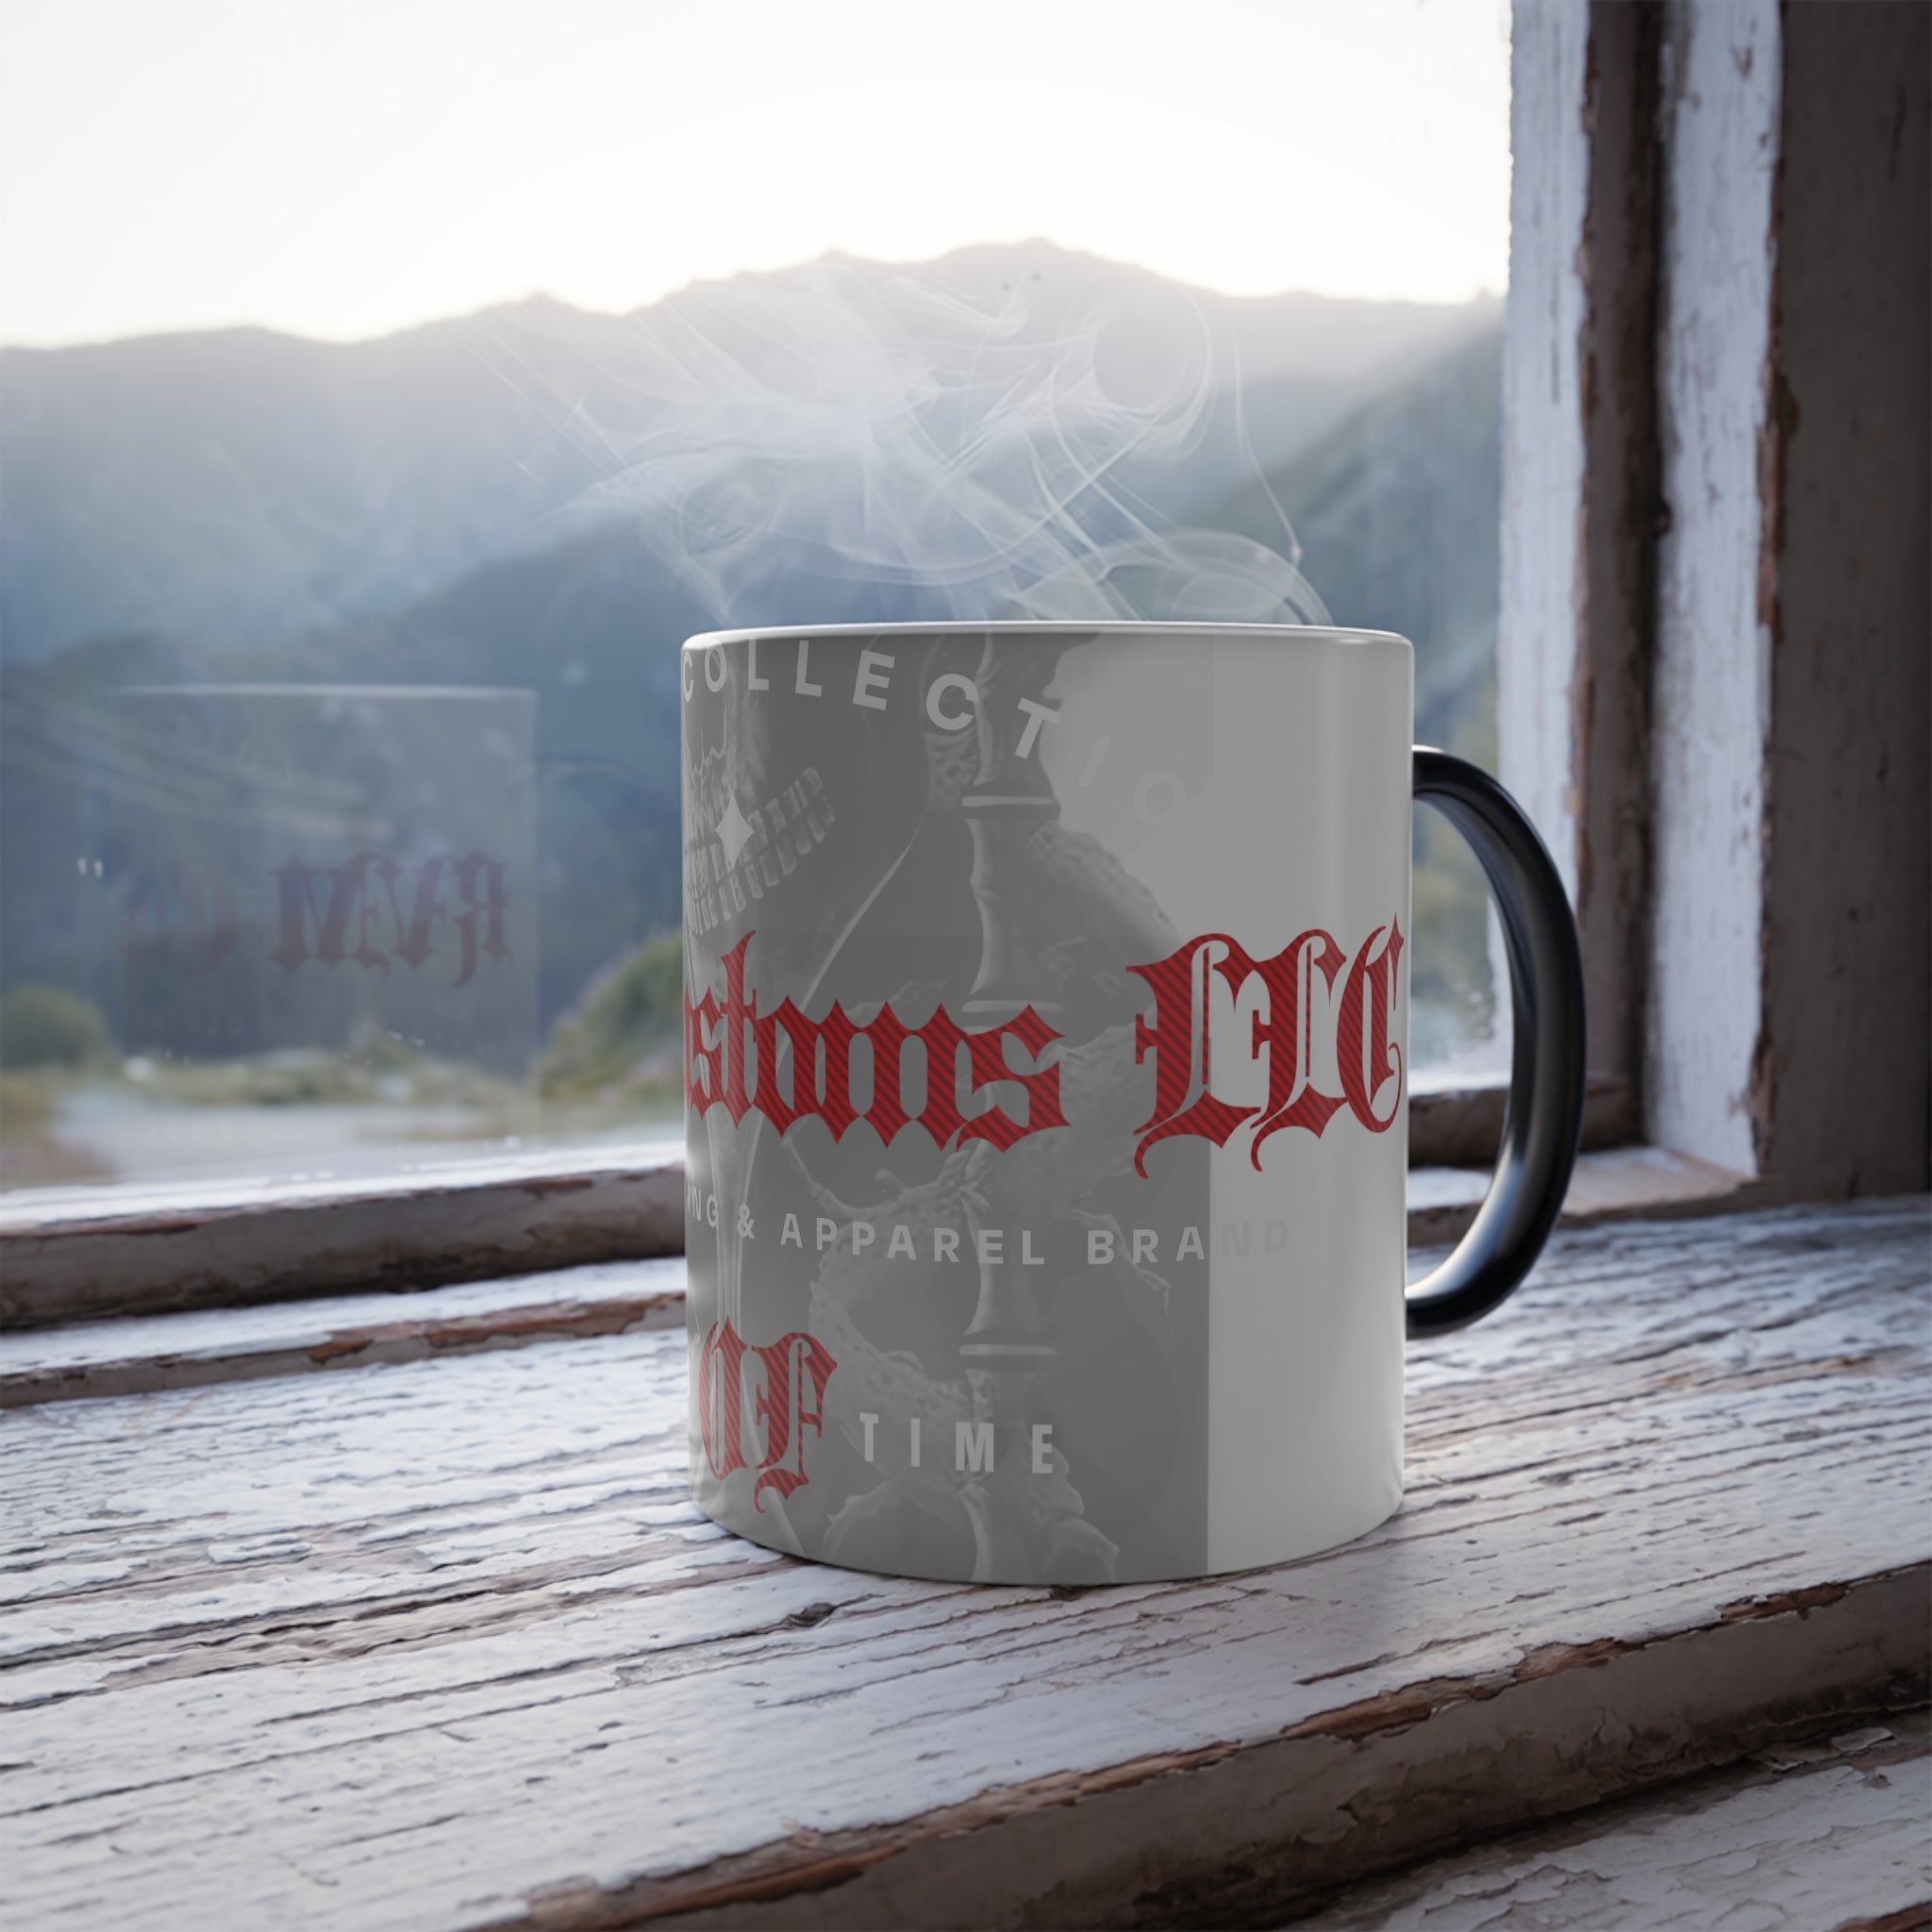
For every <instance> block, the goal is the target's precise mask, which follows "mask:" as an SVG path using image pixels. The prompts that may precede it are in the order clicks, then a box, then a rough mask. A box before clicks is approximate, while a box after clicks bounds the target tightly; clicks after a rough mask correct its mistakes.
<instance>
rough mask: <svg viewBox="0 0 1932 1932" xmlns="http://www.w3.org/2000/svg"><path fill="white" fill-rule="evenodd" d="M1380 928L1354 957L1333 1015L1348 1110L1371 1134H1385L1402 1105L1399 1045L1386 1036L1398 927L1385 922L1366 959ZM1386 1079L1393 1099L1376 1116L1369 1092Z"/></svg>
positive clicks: (1399, 947)
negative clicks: (1379, 947)
mask: <svg viewBox="0 0 1932 1932" xmlns="http://www.w3.org/2000/svg"><path fill="white" fill-rule="evenodd" d="M1382 931H1383V928H1382V927H1381V926H1379V925H1378V926H1377V927H1376V928H1375V929H1374V932H1372V933H1371V934H1370V935H1369V936H1368V938H1367V939H1366V940H1365V941H1363V942H1362V948H1361V951H1360V952H1358V953H1357V955H1356V956H1355V964H1354V965H1352V966H1351V967H1350V968H1349V969H1348V978H1347V979H1346V980H1345V981H1344V982H1343V984H1342V988H1341V1007H1340V1008H1339V1010H1338V1011H1337V1014H1336V1018H1335V1058H1336V1063H1337V1065H1338V1066H1339V1067H1340V1069H1341V1091H1342V1094H1343V1097H1344V1098H1345V1099H1346V1100H1347V1102H1348V1106H1349V1110H1350V1111H1351V1112H1352V1113H1353V1114H1354V1115H1355V1117H1356V1119H1357V1120H1358V1121H1359V1122H1361V1124H1362V1125H1363V1126H1365V1127H1366V1128H1368V1130H1369V1132H1370V1133H1372V1134H1386V1133H1387V1132H1388V1131H1389V1129H1390V1128H1391V1126H1392V1125H1393V1124H1395V1116H1396V1113H1397V1112H1398V1111H1399V1110H1400V1108H1401V1106H1402V1049H1401V1048H1400V1047H1398V1046H1395V1045H1392V1044H1391V1041H1390V1039H1389V1020H1390V1016H1391V1014H1392V1013H1393V1012H1394V1010H1395V989H1396V978H1395V966H1396V962H1397V961H1398V960H1399V959H1400V958H1402V928H1401V926H1400V925H1398V924H1394V923H1393V922H1391V924H1390V925H1389V928H1388V932H1389V943H1388V944H1387V945H1386V946H1384V947H1383V948H1382V950H1381V951H1380V952H1379V953H1375V954H1374V958H1370V954H1371V952H1372V951H1373V950H1374V944H1375V941H1377V940H1378V939H1380V938H1381V937H1382ZM1364 1008H1366V1013H1365V1012H1364ZM1365 1017H1366V1019H1367V1022H1368V1036H1369V1037H1368V1053H1367V1058H1366V1064H1365V1063H1364V1057H1363V1052H1362V1045H1363V1042H1362V1023H1363V1020H1364V1018H1365ZM1391 1079H1392V1080H1393V1081H1394V1082H1395V1098H1394V1100H1393V1102H1392V1103H1391V1106H1390V1108H1389V1111H1388V1113H1387V1114H1386V1115H1384V1116H1382V1117H1380V1118H1377V1116H1376V1113H1375V1108H1374V1100H1375V1095H1376V1094H1377V1093H1379V1092H1380V1091H1382V1089H1383V1087H1384V1085H1385V1084H1386V1083H1387V1082H1388V1081H1390V1080H1391Z"/></svg>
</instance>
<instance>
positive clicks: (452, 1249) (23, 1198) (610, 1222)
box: [0, 1074, 1631, 1387]
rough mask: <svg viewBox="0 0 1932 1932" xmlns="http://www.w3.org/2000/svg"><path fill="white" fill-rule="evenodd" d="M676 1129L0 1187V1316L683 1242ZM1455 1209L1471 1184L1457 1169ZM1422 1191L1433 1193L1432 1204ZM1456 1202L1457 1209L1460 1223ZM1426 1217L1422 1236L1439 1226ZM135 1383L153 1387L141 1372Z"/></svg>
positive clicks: (648, 1251) (1602, 1093)
mask: <svg viewBox="0 0 1932 1932" xmlns="http://www.w3.org/2000/svg"><path fill="white" fill-rule="evenodd" d="M1506 1098H1507V1091H1506V1088H1505V1086H1504V1085H1503V1084H1501V1083H1500V1082H1496V1081H1486V1082H1477V1083H1476V1084H1475V1085H1474V1086H1455V1087H1452V1086H1449V1085H1446V1084H1442V1083H1437V1082H1431V1081H1430V1080H1429V1079H1428V1077H1427V1076H1426V1075H1425V1074H1424V1075H1423V1076H1421V1077H1420V1078H1419V1080H1418V1082H1417V1089H1416V1091H1415V1092H1414V1094H1413V1095H1412V1098H1411V1103H1410V1108H1409V1158H1410V1159H1411V1160H1414V1161H1417V1162H1419V1163H1423V1162H1452V1161H1477V1162H1486V1161H1490V1160H1492V1159H1493V1158H1494V1156H1495V1152H1496V1148H1497V1146H1498V1144H1499V1143H1500V1141H1501V1140H1502V1136H1503V1108H1504V1103H1505V1100H1506ZM1630 1111H1631V1105H1630V1098H1629V1093H1628V1091H1627V1087H1626V1086H1624V1084H1622V1083H1620V1082H1618V1081H1616V1080H1611V1079H1599V1080H1593V1081H1591V1086H1590V1091H1589V1093H1588V1094H1587V1096H1586V1100H1585V1108H1584V1121H1583V1144H1584V1145H1585V1146H1586V1147H1606V1146H1613V1145H1616V1144H1617V1143H1619V1142H1620V1141H1623V1140H1624V1139H1626V1138H1627V1132H1626V1126H1627V1121H1628V1118H1629V1115H1630ZM683 1163H684V1149H683V1145H682V1143H681V1142H679V1141H655V1142H644V1143H640V1144H638V1145H635V1146H626V1147H623V1148H617V1149H607V1148H581V1147H577V1148H560V1149H555V1150H552V1151H550V1152H548V1153H543V1154H524V1155H518V1156H516V1157H513V1158H510V1157H497V1158H491V1159H486V1160H475V1161H461V1162H449V1161H443V1162H436V1163H433V1164H428V1165H425V1166H421V1167H413V1168H405V1169H402V1170H399V1171H398V1172H397V1173H395V1174H390V1175H384V1176H380V1177H369V1176H358V1177H356V1178H353V1179H349V1180H338V1179H321V1180H308V1181H267V1180H249V1179H227V1180H203V1181H196V1182H187V1183H181V1182H175V1183H170V1184H169V1185H167V1186H165V1187H158V1186H151V1185H132V1186H117V1187H106V1188H49V1189H42V1190H38V1191H20V1192H15V1193H8V1194H0V1326H5V1327H7V1328H10V1329H19V1328H23V1327H28V1326H44V1325H50V1324H57V1323H75V1322H86V1321H94V1320H101V1319H108V1318H122V1317H129V1316H141V1315H146V1314H158V1313H173V1312H177V1311H183V1310H188V1309H196V1308H208V1307H240V1308H252V1307H258V1306H259V1305H260V1304H261V1303H263V1302H265V1301H268V1300H271V1299H281V1300H291V1299H297V1298H300V1297H304V1296H312V1295H325V1294H341V1293H345V1292H354V1291H368V1290H372V1289H375V1290H386V1291H391V1292H401V1291H417V1290H422V1289H427V1288H435V1287H438V1286H441V1285H442V1284H445V1283H450V1282H469V1281H475V1280H479V1279H493V1278H495V1277H498V1276H500V1275H502V1274H505V1273H506V1272H508V1271H510V1270H515V1271H516V1272H518V1273H530V1272H532V1271H535V1270H538V1269H544V1268H549V1269H564V1268H569V1267H574V1266H589V1265H592V1264H595V1263H599V1262H606V1261H623V1260H631V1259H637V1258H643V1257H655V1256H663V1255H675V1254H681V1253H682V1252H683V1251H684V1219H683V1206H682V1202H683V1187H684V1181H683ZM1463 1196H1468V1197H1469V1199H1468V1203H1467V1207H1468V1213H1473V1212H1474V1205H1475V1203H1477V1202H1479V1201H1480V1200H1481V1198H1482V1196H1481V1192H1480V1191H1479V1190H1474V1191H1473V1190H1472V1188H1471V1186H1470V1184H1469V1183H1467V1182H1464V1183H1462V1184H1460V1186H1459V1187H1458V1188H1457V1190H1456V1198H1457V1199H1461V1198H1462V1197H1463ZM1439 1205H1440V1204H1439ZM1467 1219H1468V1214H1465V1217H1464V1224H1465V1225H1466V1224H1467ZM1447 1231H1448V1230H1447V1225H1446V1224H1443V1223H1441V1222H1440V1221H1439V1222H1437V1223H1435V1224H1431V1226H1430V1228H1429V1230H1428V1232H1429V1236H1430V1238H1433V1239H1438V1240H1441V1239H1446V1238H1447ZM145 1386H153V1387H160V1386H164V1385H162V1384H159V1383H156V1384H150V1385H145Z"/></svg>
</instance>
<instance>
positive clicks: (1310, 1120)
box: [1127, 922, 1403, 1175]
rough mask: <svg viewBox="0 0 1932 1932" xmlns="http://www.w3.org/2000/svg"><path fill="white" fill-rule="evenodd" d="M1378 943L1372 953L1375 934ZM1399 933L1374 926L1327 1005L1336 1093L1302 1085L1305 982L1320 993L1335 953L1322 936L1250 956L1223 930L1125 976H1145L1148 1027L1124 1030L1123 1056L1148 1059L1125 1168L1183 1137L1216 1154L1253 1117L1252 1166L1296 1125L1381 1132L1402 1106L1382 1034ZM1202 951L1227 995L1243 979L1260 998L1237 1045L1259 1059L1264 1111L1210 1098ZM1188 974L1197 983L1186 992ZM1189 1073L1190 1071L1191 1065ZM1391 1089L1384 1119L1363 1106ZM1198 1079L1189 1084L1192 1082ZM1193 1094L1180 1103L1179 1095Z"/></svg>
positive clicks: (1307, 1076) (1331, 978)
mask: <svg viewBox="0 0 1932 1932" xmlns="http://www.w3.org/2000/svg"><path fill="white" fill-rule="evenodd" d="M1385 932H1386V933H1388V934H1389V941H1388V943H1387V944H1386V945H1384V946H1382V947H1381V949H1380V950H1379V951H1377V950H1376V942H1377V941H1379V940H1380V939H1381V937H1382V935H1383V934H1384V933H1385ZM1402 944H1403V941H1402V930H1401V927H1400V926H1399V925H1397V924H1393V923H1392V922H1391V924H1389V925H1387V926H1379V925H1378V926H1377V927H1376V928H1375V929H1374V932H1372V933H1371V934H1370V935H1369V938H1368V940H1367V941H1366V942H1365V943H1364V944H1363V946H1362V947H1361V949H1360V951H1359V952H1358V953H1357V955H1356V958H1355V961H1354V963H1353V965H1349V966H1348V973H1347V976H1346V978H1344V979H1343V980H1342V984H1341V997H1340V998H1339V1000H1338V1001H1337V1002H1336V1008H1335V1046H1336V1058H1337V1063H1338V1068H1339V1071H1340V1075H1341V1092H1340V1093H1326V1092H1324V1091H1322V1090H1321V1089H1320V1088H1319V1087H1317V1086H1316V1084H1315V1078H1314V1037H1313V1033H1314V1028H1313V1012H1312V1006H1313V1002H1312V999H1311V997H1310V995H1311V994H1312V992H1313V990H1314V975H1315V974H1317V973H1319V974H1321V975H1322V977H1323V980H1324V984H1325V985H1326V987H1327V989H1328V991H1329V992H1330V993H1331V994H1332V993H1333V992H1334V991H1335V984H1336V980H1337V977H1338V976H1339V975H1340V974H1341V971H1342V968H1343V966H1344V965H1348V959H1347V956H1346V955H1345V954H1344V953H1343V952H1342V950H1341V947H1340V946H1338V945H1337V944H1336V942H1335V941H1334V940H1333V938H1331V937H1330V935H1329V934H1327V933H1325V932H1322V931H1320V930H1316V929H1310V930H1309V931H1307V932H1305V933H1301V934H1299V935H1298V936H1297V937H1296V938H1294V939H1292V940H1291V941H1289V943H1288V944H1287V945H1286V946H1284V947H1283V948H1282V949H1281V951H1280V952H1278V953H1276V954H1274V955H1273V956H1272V957H1271V958H1266V959H1256V958H1251V957H1250V956H1249V954H1248V953H1247V952H1246V951H1245V950H1243V948H1242V947H1241V945H1240V944H1239V943H1238V942H1237V941H1234V940H1231V939H1229V938H1228V937H1227V936H1226V934H1224V933H1209V934H1207V935H1205V936H1204V937H1203V938H1200V939H1195V940H1190V941H1188V942H1187V944H1185V945H1184V946H1181V947H1180V948H1178V949H1177V950H1176V951H1174V953H1171V954H1170V955H1169V956H1168V957H1167V958H1165V959H1159V960H1156V961H1155V962H1153V963H1152V964H1150V965H1146V966H1130V967H1129V968H1128V969H1127V970H1128V971H1129V972H1130V973H1134V974H1138V975H1139V976H1140V977H1141V979H1143V980H1145V981H1146V983H1147V986H1148V988H1149V990H1150V991H1151V992H1152V993H1153V995H1154V1021H1153V1024H1151V1025H1150V1024H1148V1022H1147V1020H1146V1019H1145V1018H1144V1017H1142V1016H1137V1017H1136V1019H1135V1022H1134V1058H1135V1060H1136V1061H1137V1062H1139V1061H1141V1060H1142V1059H1144V1058H1146V1056H1147V1055H1148V1054H1149V1053H1152V1054H1153V1055H1154V1057H1155V1091H1154V1111H1153V1112H1152V1113H1151V1114H1149V1115H1148V1117H1147V1118H1146V1119H1145V1120H1144V1121H1142V1122H1141V1124H1140V1127H1139V1128H1138V1129H1137V1132H1138V1133H1139V1134H1140V1136H1141V1139H1140V1141H1139V1143H1138V1144H1137V1145H1136V1147H1135V1149H1134V1167H1135V1171H1136V1172H1137V1173H1139V1174H1142V1175H1144V1174H1146V1172H1147V1170H1146V1166H1145V1158H1146V1153H1147V1150H1148V1148H1149V1147H1151V1146H1153V1145H1154V1144H1155V1142H1156V1141H1164V1140H1168V1139H1170V1138H1173V1137H1174V1136H1177V1135H1189V1136H1193V1137H1195V1138H1198V1139H1201V1140H1206V1141H1211V1142H1212V1143H1213V1144H1214V1145H1215V1146H1217V1147H1224V1146H1225V1145H1226V1144H1227V1142H1228V1141H1229V1139H1230V1138H1231V1137H1232V1135H1233V1133H1234V1130H1235V1129H1236V1128H1237V1127H1238V1126H1240V1125H1241V1124H1242V1123H1243V1122H1244V1121H1248V1120H1254V1119H1255V1117H1256V1116H1257V1114H1258V1115H1259V1119H1258V1120H1256V1124H1255V1132H1254V1138H1253V1140H1252V1141H1251V1142H1250V1143H1249V1149H1248V1158H1250V1159H1251V1160H1252V1161H1253V1162H1254V1164H1255V1166H1256V1167H1257V1169H1258V1168H1259V1167H1260V1165H1261V1145H1262V1143H1263V1141H1267V1140H1268V1139H1269V1138H1270V1137H1271V1136H1272V1135H1274V1134H1276V1133H1279V1132H1280V1131H1281V1130H1282V1128H1284V1127H1305V1128H1307V1131H1308V1132H1309V1133H1311V1134H1313V1135H1314V1136H1315V1137H1316V1139H1318V1140H1319V1139H1320V1138H1321V1136H1322V1134H1323V1132H1324V1130H1325V1129H1326V1127H1327V1125H1328V1123H1329V1122H1330V1121H1331V1120H1332V1119H1333V1118H1334V1117H1335V1115H1336V1114H1338V1113H1339V1112H1341V1110H1342V1109H1343V1108H1348V1109H1349V1110H1350V1111H1351V1112H1352V1113H1353V1114H1354V1115H1355V1116H1356V1118H1357V1120H1358V1121H1359V1122H1360V1123H1361V1124H1362V1125H1363V1126H1365V1127H1367V1128H1368V1130H1369V1131H1370V1132H1371V1133H1374V1134H1380V1133H1386V1132H1387V1131H1388V1129H1389V1127H1390V1126H1391V1124H1393V1123H1394V1120H1395V1116H1396V1113H1397V1111H1398V1110H1399V1109H1400V1108H1401V1104H1402V1092H1403V1086H1402V1054H1401V1051H1400V1049H1399V1048H1397V1047H1396V1046H1394V1045H1393V1044H1392V1043H1391V1040H1390V1038H1389V1029H1390V1024H1391V1021H1392V1019H1393V1017H1394V1013H1395V998H1396V991H1397V988H1398V985H1399V981H1398V979H1397V976H1396V967H1397V964H1398V962H1399V961H1400V959H1401V958H1402ZM1209 947H1215V948H1218V949H1219V952H1218V956H1216V957H1212V958H1209V960H1208V965H1207V968H1206V971H1207V972H1213V973H1218V974H1220V975H1221V977H1222V978H1223V980H1224V981H1225V983H1226V985H1227V988H1228V991H1230V992H1231V993H1232V994H1234V996H1235V997H1236V998H1237V999H1239V998H1240V996H1241V991H1242V989H1243V988H1244V987H1245V986H1246V984H1247V982H1248V981H1249V979H1250V978H1258V979H1259V980H1260V981H1261V984H1262V987H1263V988H1264V989H1265V991H1266V992H1267V995H1268V1010H1267V1014H1266V1017H1265V1018H1264V1017H1263V1016H1262V1015H1261V1014H1259V1013H1257V1014H1256V1015H1255V1018H1254V1022H1253V1028H1252V1033H1251V1038H1250V1041H1249V1053H1250V1056H1251V1057H1252V1058H1256V1059H1258V1058H1259V1057H1260V1055H1261V1052H1262V1050H1263V1049H1264V1048H1265V1049H1266V1050H1267V1055H1268V1100H1267V1105H1266V1106H1265V1108H1251V1107H1250V1108H1244V1107H1237V1106H1235V1105H1234V1104H1233V1103H1232V1102H1230V1101H1225V1100H1223V1099H1222V1098H1221V1097H1220V1096H1219V1095H1218V1094H1216V1093H1215V1092H1214V1091H1213V1071H1214V1070H1213V1064H1212V1060H1211V1058H1210V1051H1209V1037H1208V985H1207V983H1206V978H1205V973H1202V974H1197V972H1196V961H1197V959H1199V958H1201V956H1202V955H1203V954H1204V953H1205V952H1206V950H1207V949H1208V948H1209ZM1197 977H1198V978H1200V979H1201V981H1202V983H1201V984H1200V985H1199V986H1198V987H1197V985H1196V980H1197ZM1197 1066H1198V1068H1199V1073H1198V1074H1196V1071H1195V1069H1196V1067H1197ZM1391 1077H1392V1078H1393V1079H1394V1081H1395V1092H1394V1097H1393V1100H1392V1102H1391V1105H1390V1108H1389V1110H1388V1112H1387V1113H1386V1114H1382V1115H1378V1114H1377V1113H1376V1112H1375V1108H1374V1102H1375V1099H1376V1097H1377V1095H1379V1094H1380V1093H1381V1091H1382V1090H1383V1089H1384V1087H1385V1086H1386V1085H1387V1084H1388V1082H1389V1080H1390V1079H1391ZM1197 1080H1198V1087H1197V1085H1196V1082H1197ZM1190 1093H1193V1094H1194V1098H1193V1100H1192V1102H1191V1103H1189V1101H1188V1096H1189V1094H1190Z"/></svg>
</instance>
